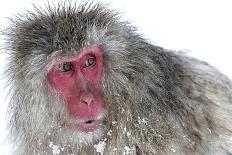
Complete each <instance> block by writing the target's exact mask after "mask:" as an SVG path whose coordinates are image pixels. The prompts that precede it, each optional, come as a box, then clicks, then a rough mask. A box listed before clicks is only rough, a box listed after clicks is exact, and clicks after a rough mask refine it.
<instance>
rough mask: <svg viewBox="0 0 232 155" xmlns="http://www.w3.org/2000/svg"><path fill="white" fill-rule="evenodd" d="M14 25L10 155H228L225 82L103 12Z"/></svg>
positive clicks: (68, 10) (230, 88)
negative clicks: (11, 153)
mask: <svg viewBox="0 0 232 155" xmlns="http://www.w3.org/2000/svg"><path fill="white" fill-rule="evenodd" d="M11 21H12V23H11V24H10V26H9V27H8V28H7V29H6V30H5V31H4V32H3V35H5V37H6V41H5V47H4V48H5V50H6V51H8V59H9V63H8V65H7V67H6V76H7V78H8V87H9V88H10V89H9V94H10V96H11V100H10V102H9V108H8V116H9V118H10V120H9V133H10V137H9V138H10V140H11V141H12V143H13V147H12V149H13V151H12V152H13V154H17V155H38V154H40V155H50V154H59V155H74V154H75V155H91V154H102V155H121V154H124V155H154V154H157V155H166V154H167V155H174V154H178V155H196V154H197V155H202V154H204V155H210V154H225V155H229V154H231V153H232V82H231V80H230V79H229V78H228V77H227V76H225V75H223V74H222V73H220V71H218V70H217V69H215V68H214V67H212V66H211V65H209V64H208V63H206V62H203V61H201V60H198V59H195V58H192V57H190V56H188V55H187V54H185V53H183V52H177V51H172V50H167V49H164V48H163V47H160V46H157V45H153V44H151V43H149V41H147V40H146V39H145V38H144V37H143V36H142V35H140V34H139V33H138V32H137V28H136V27H134V26H133V25H132V24H131V23H130V22H128V21H125V20H122V19H121V18H120V14H119V13H118V12H117V11H115V10H113V9H110V8H109V6H108V5H105V4H102V3H96V4H93V3H80V4H77V3H75V4H71V3H70V2H63V3H59V4H58V5H57V6H56V5H51V4H47V5H46V7H45V8H44V9H43V8H42V7H41V8H39V7H35V10H34V11H27V12H26V13H24V14H19V15H17V16H16V18H12V19H11Z"/></svg>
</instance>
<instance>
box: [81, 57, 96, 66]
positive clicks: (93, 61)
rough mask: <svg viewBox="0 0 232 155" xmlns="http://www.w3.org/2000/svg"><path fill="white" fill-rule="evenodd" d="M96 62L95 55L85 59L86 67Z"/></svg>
mask: <svg viewBox="0 0 232 155" xmlns="http://www.w3.org/2000/svg"><path fill="white" fill-rule="evenodd" d="M95 63H96V58H95V57H94V56H89V57H88V59H86V60H85V63H84V66H83V67H84V68H86V67H90V66H93V65H94V64H95Z"/></svg>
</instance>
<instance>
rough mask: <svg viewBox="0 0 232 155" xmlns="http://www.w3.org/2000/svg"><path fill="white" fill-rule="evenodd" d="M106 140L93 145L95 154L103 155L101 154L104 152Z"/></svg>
mask: <svg viewBox="0 0 232 155" xmlns="http://www.w3.org/2000/svg"><path fill="white" fill-rule="evenodd" d="M106 140H107V139H104V141H100V142H99V143H98V144H95V145H94V148H95V149H96V152H97V153H100V154H101V155H103V152H104V150H105V147H106Z"/></svg>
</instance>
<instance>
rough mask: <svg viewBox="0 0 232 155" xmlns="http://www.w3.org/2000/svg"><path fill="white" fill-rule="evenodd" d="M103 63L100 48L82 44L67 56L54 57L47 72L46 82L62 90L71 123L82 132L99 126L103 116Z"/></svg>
mask: <svg viewBox="0 0 232 155" xmlns="http://www.w3.org/2000/svg"><path fill="white" fill-rule="evenodd" d="M102 67H103V56H102V52H101V50H100V49H99V48H98V47H96V46H91V47H88V48H84V49H83V50H82V51H80V52H79V53H78V54H76V55H74V56H73V57H69V58H62V59H61V60H57V61H56V62H55V64H54V65H53V66H52V69H51V70H50V71H49V73H48V79H49V82H50V84H51V86H52V88H54V89H55V90H57V91H59V92H61V94H62V95H63V96H64V97H65V99H66V103H67V110H68V113H69V116H70V118H71V119H72V120H74V121H73V122H74V123H73V126H74V127H75V128H78V129H79V130H81V131H83V132H90V131H94V130H95V129H97V128H99V127H100V126H101V123H102V119H103V103H102V99H101V96H100V90H99V86H100V79H101V73H102Z"/></svg>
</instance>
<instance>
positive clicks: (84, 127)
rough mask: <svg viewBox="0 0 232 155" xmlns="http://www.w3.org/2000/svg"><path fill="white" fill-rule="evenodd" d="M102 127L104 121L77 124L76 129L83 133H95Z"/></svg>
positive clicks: (88, 121)
mask: <svg viewBox="0 0 232 155" xmlns="http://www.w3.org/2000/svg"><path fill="white" fill-rule="evenodd" d="M101 125H102V120H87V121H82V122H79V123H75V127H76V128H77V129H79V130H80V131H82V132H93V131H94V130H96V129H98V128H99V127H100V126H101Z"/></svg>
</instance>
